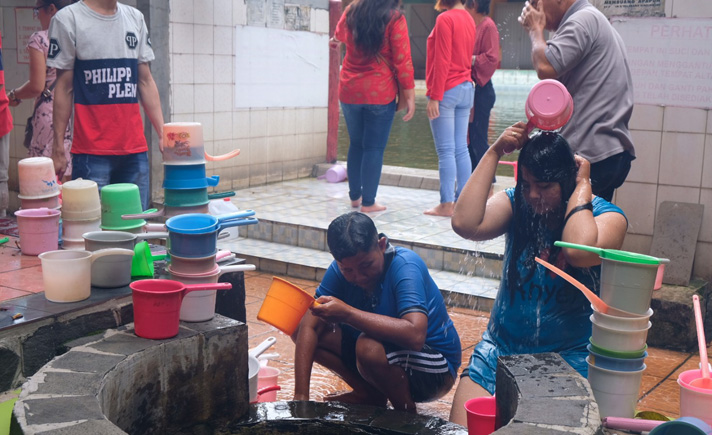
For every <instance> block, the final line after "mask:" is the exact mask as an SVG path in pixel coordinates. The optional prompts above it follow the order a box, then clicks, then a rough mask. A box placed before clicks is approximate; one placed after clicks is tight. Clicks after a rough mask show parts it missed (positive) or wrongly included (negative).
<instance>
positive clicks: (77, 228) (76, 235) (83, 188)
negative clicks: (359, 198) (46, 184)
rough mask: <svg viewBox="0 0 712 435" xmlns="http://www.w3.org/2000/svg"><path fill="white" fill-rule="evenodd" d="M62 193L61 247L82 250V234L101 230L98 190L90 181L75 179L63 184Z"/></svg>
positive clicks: (94, 183)
mask: <svg viewBox="0 0 712 435" xmlns="http://www.w3.org/2000/svg"><path fill="white" fill-rule="evenodd" d="M62 192H63V195H62V196H63V199H62V201H63V207H62V247H63V248H64V249H76V250H82V249H84V238H83V237H82V234H84V233H87V232H90V231H99V229H100V228H101V201H100V200H99V188H98V186H97V184H96V182H94V181H92V180H83V179H81V178H77V179H76V180H72V181H67V182H66V183H64V185H63V186H62Z"/></svg>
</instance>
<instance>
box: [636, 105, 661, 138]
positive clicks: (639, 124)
mask: <svg viewBox="0 0 712 435" xmlns="http://www.w3.org/2000/svg"><path fill="white" fill-rule="evenodd" d="M664 109H665V108H664V107H662V106H651V105H649V104H636V105H635V106H633V116H631V118H630V122H629V123H628V127H629V128H630V129H631V130H633V129H635V130H654V131H662V129H663V112H664Z"/></svg>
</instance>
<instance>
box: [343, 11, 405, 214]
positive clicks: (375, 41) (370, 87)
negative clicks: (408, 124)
mask: <svg viewBox="0 0 712 435" xmlns="http://www.w3.org/2000/svg"><path fill="white" fill-rule="evenodd" d="M331 42H332V44H339V43H340V42H343V43H344V44H346V56H345V57H344V63H343V65H342V67H341V73H340V76H339V101H341V111H342V112H343V114H344V119H345V120H346V127H347V128H348V130H349V140H350V144H349V153H348V157H347V164H348V166H347V173H348V177H349V197H350V198H351V206H352V207H359V206H360V207H361V211H362V212H364V213H369V212H376V211H382V210H385V209H386V207H384V206H382V205H380V204H378V203H376V193H377V191H378V183H379V181H380V180H381V169H382V167H383V152H384V151H385V149H386V144H387V143H388V136H389V134H390V132H391V125H392V124H393V118H394V116H395V112H396V95H398V89H399V88H400V89H401V90H402V91H401V94H402V96H403V97H404V98H402V99H401V101H399V102H398V106H401V105H402V106H403V107H405V108H406V109H407V111H406V114H405V116H404V117H403V120H404V121H408V120H410V119H411V118H412V117H413V114H414V113H415V81H414V79H413V61H412V60H411V57H410V39H409V37H408V26H407V24H406V22H405V17H404V16H403V14H402V13H401V11H400V0H356V1H354V2H353V3H352V4H350V5H349V6H348V7H347V8H346V11H344V14H343V15H342V16H341V19H340V20H339V23H338V24H337V25H336V31H335V32H334V37H333V38H332V41H331Z"/></svg>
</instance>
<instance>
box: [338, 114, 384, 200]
mask: <svg viewBox="0 0 712 435" xmlns="http://www.w3.org/2000/svg"><path fill="white" fill-rule="evenodd" d="M341 111H342V112H343V114H344V119H345V120H346V127H347V128H348V130H349V141H350V144H349V155H348V157H347V165H348V166H347V167H346V171H347V174H348V177H349V197H350V198H351V200H352V201H355V200H357V199H359V198H362V199H361V205H365V206H371V205H373V204H374V203H375V202H376V192H377V191H378V182H379V181H380V180H381V169H382V168H383V152H384V151H385V150H386V144H387V143H388V135H390V133H391V125H393V117H394V116H395V114H396V102H395V100H393V101H392V102H391V103H389V104H346V103H341Z"/></svg>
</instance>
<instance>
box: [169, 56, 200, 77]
mask: <svg viewBox="0 0 712 435" xmlns="http://www.w3.org/2000/svg"><path fill="white" fill-rule="evenodd" d="M171 58H172V62H171V66H172V71H171V77H172V80H173V83H174V84H187V83H193V82H194V77H195V76H194V74H193V55H192V54H174V55H173V56H171Z"/></svg>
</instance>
